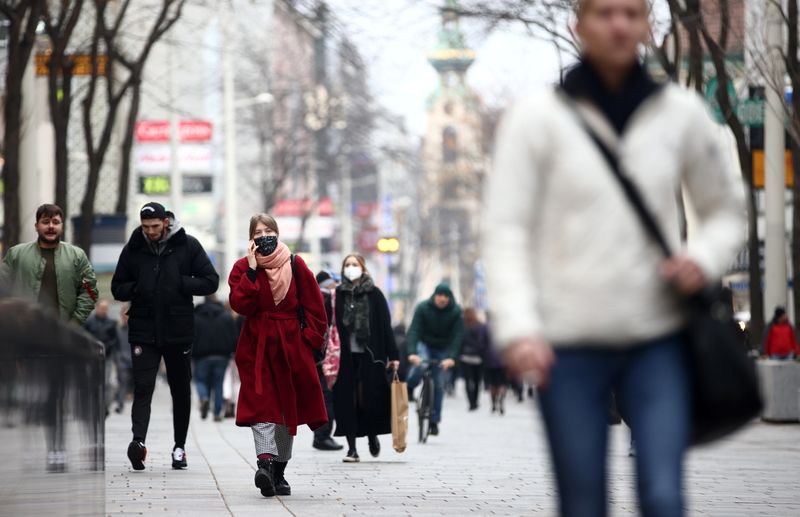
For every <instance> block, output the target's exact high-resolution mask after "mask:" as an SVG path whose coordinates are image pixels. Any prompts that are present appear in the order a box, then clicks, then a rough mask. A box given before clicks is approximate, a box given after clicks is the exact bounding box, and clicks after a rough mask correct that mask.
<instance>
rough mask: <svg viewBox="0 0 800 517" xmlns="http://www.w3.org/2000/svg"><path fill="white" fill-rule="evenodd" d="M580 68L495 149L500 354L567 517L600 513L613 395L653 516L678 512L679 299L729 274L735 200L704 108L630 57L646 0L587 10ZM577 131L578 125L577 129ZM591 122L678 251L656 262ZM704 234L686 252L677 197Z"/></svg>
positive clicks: (683, 432) (607, 2)
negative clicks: (528, 395)
mask: <svg viewBox="0 0 800 517" xmlns="http://www.w3.org/2000/svg"><path fill="white" fill-rule="evenodd" d="M575 28H576V33H577V35H578V36H579V38H580V41H581V43H582V48H583V54H582V59H581V61H580V63H579V64H578V65H577V66H575V67H574V68H573V69H572V70H570V71H569V72H568V73H567V74H566V76H565V78H564V81H563V84H562V85H561V87H560V88H559V89H558V90H555V89H553V90H550V91H546V92H542V93H540V94H538V95H534V96H532V97H530V98H528V99H525V100H523V101H522V102H520V103H518V104H517V105H515V106H514V107H512V108H511V109H510V110H509V111H508V113H507V114H506V116H505V118H504V120H503V122H502V124H501V127H500V130H499V133H498V137H497V151H496V157H495V162H494V170H493V172H492V174H491V176H490V179H489V191H488V194H487V196H488V197H487V205H488V207H487V215H486V221H485V225H484V228H485V229H486V233H485V236H484V245H485V253H484V258H485V263H486V268H487V274H486V276H487V282H488V286H489V296H490V303H491V311H492V313H493V316H494V318H495V319H494V321H495V331H496V337H497V343H498V346H499V347H501V348H502V350H503V354H504V358H505V361H506V364H507V365H508V366H509V369H510V370H511V373H512V374H514V375H516V376H521V377H525V378H527V379H528V380H531V381H533V382H535V383H536V384H538V385H539V387H540V397H539V399H540V402H541V410H542V414H543V416H544V419H545V423H546V427H547V431H548V438H549V441H550V449H551V454H552V458H553V464H554V468H555V473H556V478H557V481H558V488H559V494H560V505H561V506H560V507H561V514H562V515H564V516H569V517H573V516H578V517H583V516H602V515H605V512H606V503H607V501H606V486H605V484H606V477H605V461H606V441H607V425H606V419H607V417H608V407H609V398H610V394H611V392H612V390H613V391H615V392H616V393H617V396H618V401H619V404H620V408H621V410H622V412H623V414H625V415H626V419H627V420H628V422H629V424H630V426H631V429H632V433H633V437H634V438H635V440H636V445H637V455H636V462H637V471H638V478H639V484H638V487H639V500H640V504H641V508H642V514H643V515H645V516H681V515H683V499H682V461H683V454H684V451H685V449H686V447H687V445H688V436H689V425H690V422H689V412H690V409H689V388H688V377H687V368H686V362H685V356H684V348H685V347H684V338H683V335H682V330H683V328H684V326H685V314H684V311H683V305H684V304H683V297H684V296H686V295H690V294H692V293H694V292H696V291H698V290H700V289H701V288H703V287H704V286H705V285H707V284H708V283H710V282H716V281H718V279H719V278H720V276H721V275H722V274H723V273H724V272H725V270H726V268H727V267H728V265H729V264H730V262H731V260H732V259H733V256H734V254H735V252H736V251H737V250H738V249H739V247H740V246H741V244H742V242H743V237H744V229H745V226H744V221H745V206H744V192H743V187H742V184H741V182H740V181H738V180H736V176H735V175H734V174H732V173H731V171H730V167H731V163H730V160H729V154H728V153H727V152H725V151H724V150H723V149H722V148H721V147H720V145H719V138H718V130H717V129H716V127H715V125H714V123H713V121H712V120H711V119H710V117H709V115H708V113H707V112H706V109H705V107H704V105H703V103H702V100H701V99H700V98H699V97H697V96H696V95H695V94H693V93H690V92H688V91H684V90H682V89H680V88H679V87H678V86H676V85H671V84H670V85H661V84H657V83H655V82H654V81H653V80H652V79H651V78H650V77H649V76H648V74H647V72H646V70H645V68H644V66H643V65H642V64H641V63H640V62H639V60H638V48H639V46H640V45H641V44H644V43H645V42H646V41H647V40H648V38H649V35H650V23H649V7H648V4H647V3H646V2H645V1H644V0H580V1H579V2H578V7H577V24H576V27H575ZM584 124H585V125H584ZM586 126H588V127H590V128H591V130H592V131H593V132H594V133H595V134H596V135H597V137H598V139H599V140H600V141H601V142H602V143H603V144H604V145H605V146H606V147H607V148H608V149H609V150H611V152H612V153H613V154H614V155H615V156H617V157H618V158H619V162H620V164H621V169H622V170H623V171H624V173H625V175H626V176H627V177H628V178H630V179H631V180H632V182H633V183H634V184H635V186H636V187H637V189H638V190H639V191H640V192H641V194H642V196H643V197H644V199H645V202H646V203H647V205H648V208H649V210H650V212H651V213H653V214H654V215H655V217H656V219H657V221H658V223H659V225H660V228H661V231H662V232H663V233H664V234H665V235H666V237H667V240H668V241H669V244H670V246H671V248H672V249H673V250H679V252H678V253H676V254H675V255H674V256H673V257H672V258H670V259H668V260H665V259H664V256H663V254H662V252H661V250H660V249H659V247H658V246H657V245H656V244H655V243H654V242H653V240H652V239H651V238H650V236H649V234H648V233H647V232H646V230H645V229H644V227H643V225H642V223H641V221H640V219H639V218H638V217H637V214H636V212H635V211H634V209H633V207H632V206H631V204H630V202H629V200H628V199H627V198H626V196H625V194H624V192H623V190H622V188H621V185H620V184H619V182H618V181H617V179H616V178H615V177H614V175H613V174H612V169H611V168H610V165H609V163H608V162H607V161H606V160H605V159H604V157H603V154H602V153H601V151H600V147H599V146H598V145H597V143H596V142H595V141H593V139H592V138H591V137H590V136H589V133H588V132H587V131H586ZM682 187H683V188H684V190H685V192H686V195H687V197H688V198H689V200H690V201H691V203H692V206H693V208H694V211H695V213H696V216H697V218H696V221H695V222H696V224H695V225H693V226H694V229H695V230H696V231H693V232H692V234H691V235H690V236H689V241H688V243H682V242H681V231H680V227H681V224H680V223H681V219H682V209H681V204H680V203H679V202H678V199H679V196H680V191H681V188H682Z"/></svg>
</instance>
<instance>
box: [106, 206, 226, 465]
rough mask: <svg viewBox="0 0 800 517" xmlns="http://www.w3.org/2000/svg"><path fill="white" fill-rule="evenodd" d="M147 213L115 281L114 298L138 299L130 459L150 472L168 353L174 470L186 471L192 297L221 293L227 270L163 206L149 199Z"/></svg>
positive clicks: (132, 331)
mask: <svg viewBox="0 0 800 517" xmlns="http://www.w3.org/2000/svg"><path fill="white" fill-rule="evenodd" d="M139 215H140V219H141V221H142V225H141V226H140V227H139V228H137V229H136V230H134V232H133V234H132V235H131V238H130V240H129V241H128V244H126V245H125V247H124V248H123V249H122V253H121V254H120V257H119V262H118V263H117V270H116V271H115V272H114V277H113V278H112V280H111V292H112V293H113V294H114V298H116V299H117V300H119V301H122V302H127V301H129V302H131V307H130V309H129V311H128V318H129V319H128V341H129V342H130V346H131V355H132V359H133V386H134V388H133V409H132V410H131V420H132V422H133V441H132V442H131V443H130V445H129V446H128V459H130V460H131V465H132V466H133V468H134V470H143V469H144V459H145V457H146V456H147V448H146V447H145V445H144V442H145V438H146V437H147V427H148V424H149V423H150V403H151V401H152V399H153V390H154V389H155V384H156V375H157V373H158V367H159V364H160V363H161V358H162V357H163V358H164V363H165V364H166V367H167V381H168V382H169V389H170V393H171V394H172V424H173V428H174V434H175V446H174V447H173V450H172V467H173V468H176V469H179V468H185V467H186V452H185V450H184V446H185V443H186V435H187V433H188V430H189V413H190V410H191V399H192V393H191V378H192V370H191V362H190V360H191V357H190V356H191V351H192V342H193V341H194V305H193V304H192V296H207V295H210V294H213V293H214V292H216V290H217V287H219V275H218V274H217V272H216V271H215V270H214V266H212V265H211V261H210V260H209V259H208V255H206V252H205V250H204V249H203V247H202V246H201V245H200V243H199V242H198V241H197V239H195V238H194V237H192V236H190V235H187V234H186V231H185V230H184V229H183V228H181V227H180V224H178V222H177V221H176V220H175V217H174V216H172V217H169V215H171V214H168V212H167V211H166V210H165V209H164V207H163V206H162V205H160V204H159V203H147V204H146V205H144V206H143V207H142V210H141V211H140V214H139Z"/></svg>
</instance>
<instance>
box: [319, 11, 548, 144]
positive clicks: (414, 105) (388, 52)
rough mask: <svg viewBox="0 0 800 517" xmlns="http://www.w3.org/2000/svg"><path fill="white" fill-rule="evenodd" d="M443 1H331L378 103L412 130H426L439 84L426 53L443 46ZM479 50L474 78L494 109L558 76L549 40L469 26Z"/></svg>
mask: <svg viewBox="0 0 800 517" xmlns="http://www.w3.org/2000/svg"><path fill="white" fill-rule="evenodd" d="M442 3H443V2H441V1H439V0H331V4H330V5H331V7H332V9H333V10H334V11H335V12H336V14H337V17H338V18H339V20H340V21H341V23H343V24H344V26H345V29H346V32H347V33H348V34H349V35H350V36H351V39H352V40H353V41H354V42H355V43H356V44H357V46H358V48H359V51H360V52H361V53H362V55H363V56H364V59H365V60H366V62H367V64H368V67H369V74H370V83H371V85H372V88H373V92H374V93H375V95H376V97H377V99H378V101H379V102H380V103H381V104H382V105H383V106H385V107H386V108H388V109H389V110H391V111H392V112H395V113H397V114H399V115H403V116H405V117H406V121H407V123H408V127H409V129H410V130H411V131H412V132H414V133H416V134H422V133H423V132H424V129H425V100H426V98H427V96H428V95H429V94H430V93H431V92H432V91H433V90H434V88H435V87H436V72H435V71H434V69H433V68H432V67H431V66H430V64H428V62H427V59H426V54H427V52H428V51H429V50H431V49H432V48H433V47H434V46H435V44H436V35H437V32H438V30H439V26H440V18H439V13H438V11H437V9H436V8H437V6H438V5H441V4H442ZM462 27H463V29H464V32H465V33H466V34H467V41H468V44H469V46H470V47H472V48H473V49H474V50H475V51H476V52H477V59H476V61H475V64H474V65H473V66H472V68H471V69H470V71H469V74H468V77H467V80H468V83H469V84H470V86H472V87H473V88H474V89H475V90H476V91H477V92H478V93H479V94H480V95H481V96H482V97H483V99H484V102H485V103H487V104H490V105H493V106H504V105H506V104H507V102H508V101H509V100H511V99H513V98H515V97H518V96H520V95H522V94H524V93H525V92H526V91H529V90H531V89H535V88H537V87H541V86H544V85H547V84H550V83H552V82H553V81H555V79H556V78H557V77H558V69H559V64H558V57H557V54H556V52H555V51H554V49H553V46H552V45H551V44H550V43H547V42H543V41H538V40H536V39H533V38H532V37H530V36H528V35H527V34H525V30H524V29H523V28H522V27H509V26H506V27H503V28H501V29H499V30H497V31H495V32H493V33H491V34H486V32H485V31H484V29H483V28H482V27H480V26H478V25H477V24H476V23H474V22H467V21H462Z"/></svg>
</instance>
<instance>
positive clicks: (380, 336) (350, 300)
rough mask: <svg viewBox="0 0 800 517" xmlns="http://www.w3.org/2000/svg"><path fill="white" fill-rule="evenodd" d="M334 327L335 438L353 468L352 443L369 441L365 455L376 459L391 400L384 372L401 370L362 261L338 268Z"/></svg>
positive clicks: (356, 258)
mask: <svg viewBox="0 0 800 517" xmlns="http://www.w3.org/2000/svg"><path fill="white" fill-rule="evenodd" d="M336 326H337V328H338V331H339V336H340V339H341V342H342V357H341V366H340V370H339V377H338V379H337V381H336V384H335V385H334V387H333V405H334V414H335V415H336V433H335V435H336V436H346V437H347V445H348V451H347V456H346V457H345V459H344V461H345V462H346V463H356V462H358V461H360V460H359V457H358V452H357V451H356V438H357V437H359V436H367V437H369V452H370V453H371V454H372V456H373V457H377V456H378V454H380V450H381V447H380V442H379V441H378V435H380V434H389V433H391V432H392V428H391V395H390V389H389V382H388V379H387V376H386V369H387V368H393V369H397V367H398V366H399V365H400V361H399V354H398V352H397V345H396V344H395V341H394V333H393V332H392V321H391V315H390V314H389V305H388V304H387V303H386V298H385V297H384V296H383V293H382V292H381V290H380V289H378V288H377V287H376V286H375V284H374V282H373V281H372V277H371V276H370V275H369V271H368V270H367V266H366V261H365V260H364V258H363V257H361V256H360V255H348V256H347V257H346V258H345V259H344V262H343V263H342V284H341V285H340V286H339V287H337V288H336Z"/></svg>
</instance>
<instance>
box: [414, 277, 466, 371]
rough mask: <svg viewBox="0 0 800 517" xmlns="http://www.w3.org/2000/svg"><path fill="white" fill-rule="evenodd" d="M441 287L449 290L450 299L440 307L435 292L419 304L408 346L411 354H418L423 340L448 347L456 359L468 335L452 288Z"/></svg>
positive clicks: (451, 356) (433, 345) (430, 344)
mask: <svg viewBox="0 0 800 517" xmlns="http://www.w3.org/2000/svg"><path fill="white" fill-rule="evenodd" d="M437 289H439V290H446V291H447V292H448V295H449V297H450V303H449V304H448V305H447V307H445V308H444V309H440V308H439V307H437V306H436V303H435V302H434V301H433V299H434V296H435V295H434V296H431V297H430V298H429V299H428V300H425V301H424V302H422V303H420V304H419V305H417V308H416V309H415V310H414V317H413V318H412V320H411V326H410V327H409V329H408V338H407V339H406V348H407V351H408V355H416V354H417V347H418V346H419V343H420V342H422V343H425V344H426V345H428V346H429V347H431V348H435V349H437V350H444V351H445V352H447V357H448V358H450V359H455V358H456V357H457V356H458V352H459V350H460V349H461V341H462V340H463V339H464V318H463V317H462V314H461V307H459V306H458V304H457V303H456V300H455V297H453V293H452V291H450V289H449V288H446V287H445V286H444V285H440V286H439V287H437Z"/></svg>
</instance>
